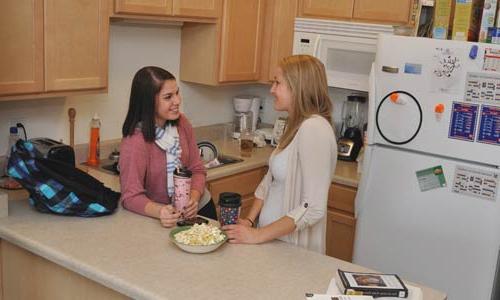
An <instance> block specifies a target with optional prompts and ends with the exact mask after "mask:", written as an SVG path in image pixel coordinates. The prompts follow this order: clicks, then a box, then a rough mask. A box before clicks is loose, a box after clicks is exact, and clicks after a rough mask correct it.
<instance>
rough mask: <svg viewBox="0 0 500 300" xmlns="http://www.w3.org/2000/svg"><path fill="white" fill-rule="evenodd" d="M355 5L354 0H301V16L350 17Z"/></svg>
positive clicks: (374, 0) (376, 0) (375, 0)
mask: <svg viewBox="0 0 500 300" xmlns="http://www.w3.org/2000/svg"><path fill="white" fill-rule="evenodd" d="M356 1H357V0H356ZM368 1H373V2H376V3H378V0H368ZM395 1H399V0H395ZM353 5H354V0H300V1H299V16H301V17H324V18H342V19H350V18H351V17H352V9H353Z"/></svg>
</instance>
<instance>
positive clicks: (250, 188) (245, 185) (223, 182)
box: [208, 167, 267, 217]
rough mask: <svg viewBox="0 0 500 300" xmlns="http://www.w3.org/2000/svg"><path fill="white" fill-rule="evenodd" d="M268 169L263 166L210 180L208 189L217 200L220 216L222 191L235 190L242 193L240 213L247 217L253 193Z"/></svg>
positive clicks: (216, 204)
mask: <svg viewBox="0 0 500 300" xmlns="http://www.w3.org/2000/svg"><path fill="white" fill-rule="evenodd" d="M266 170H267V168H265V167H263V168H258V169H254V170H250V171H246V172H242V173H239V174H234V175H231V176H227V177H224V178H220V179H216V180H213V181H210V182H209V183H208V189H209V190H210V193H211V195H212V199H213V200H214V202H215V206H216V208H217V216H219V194H220V193H222V192H234V193H238V194H240V195H241V200H242V203H241V212H240V215H241V216H242V217H245V216H246V215H247V213H248V211H249V210H250V208H251V207H252V204H253V200H254V195H253V194H254V192H255V189H256V188H257V186H258V185H259V183H260V181H261V180H262V177H264V175H265V174H266Z"/></svg>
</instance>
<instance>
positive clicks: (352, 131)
mask: <svg viewBox="0 0 500 300" xmlns="http://www.w3.org/2000/svg"><path fill="white" fill-rule="evenodd" d="M365 102H366V97H364V96H362V95H350V96H347V101H346V102H344V104H343V106H342V128H341V130H340V135H341V137H340V139H339V140H338V141H337V146H338V158H339V159H340V160H346V161H354V160H356V158H357V157H358V154H359V151H360V150H361V147H362V146H363V136H362V134H361V127H362V124H363V115H364V113H363V107H362V106H363V105H362V104H363V103H365Z"/></svg>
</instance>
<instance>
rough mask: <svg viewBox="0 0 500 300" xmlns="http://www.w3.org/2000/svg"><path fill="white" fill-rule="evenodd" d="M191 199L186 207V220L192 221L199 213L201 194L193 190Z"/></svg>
mask: <svg viewBox="0 0 500 300" xmlns="http://www.w3.org/2000/svg"><path fill="white" fill-rule="evenodd" d="M190 195H191V196H190V199H189V202H188V204H187V205H186V207H184V218H185V219H191V218H194V217H196V215H197V213H198V204H199V202H200V198H201V194H200V192H198V191H197V190H191V193H190Z"/></svg>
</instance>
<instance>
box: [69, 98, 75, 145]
mask: <svg viewBox="0 0 500 300" xmlns="http://www.w3.org/2000/svg"><path fill="white" fill-rule="evenodd" d="M68 116H69V145H70V146H71V148H74V147H75V116H76V110H75V109H74V108H73V107H71V108H70V109H68Z"/></svg>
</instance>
